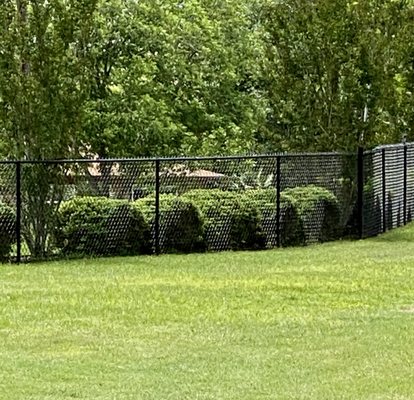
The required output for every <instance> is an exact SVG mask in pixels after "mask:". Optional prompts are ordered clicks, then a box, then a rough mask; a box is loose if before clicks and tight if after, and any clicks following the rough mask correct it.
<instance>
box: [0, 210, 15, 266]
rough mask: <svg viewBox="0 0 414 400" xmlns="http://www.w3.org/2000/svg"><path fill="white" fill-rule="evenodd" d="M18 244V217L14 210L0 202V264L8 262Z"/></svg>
mask: <svg viewBox="0 0 414 400" xmlns="http://www.w3.org/2000/svg"><path fill="white" fill-rule="evenodd" d="M15 242H16V215H15V212H14V210H13V209H12V208H11V207H9V206H7V205H5V204H4V203H1V202H0V262H5V261H8V259H9V256H10V252H11V249H12V245H13V244H14V243H15Z"/></svg>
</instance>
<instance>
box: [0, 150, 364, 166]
mask: <svg viewBox="0 0 414 400" xmlns="http://www.w3.org/2000/svg"><path fill="white" fill-rule="evenodd" d="M355 154H356V153H352V152H331V153H329V152H324V153H274V154H252V155H233V156H200V157H140V158H96V159H94V158H80V159H55V160H0V165H1V164H18V163H19V164H75V163H86V164H91V163H136V162H185V161H227V160H228V161H231V160H239V161H242V160H259V159H272V158H276V157H281V158H300V157H341V156H355Z"/></svg>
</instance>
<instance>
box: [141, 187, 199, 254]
mask: <svg viewBox="0 0 414 400" xmlns="http://www.w3.org/2000/svg"><path fill="white" fill-rule="evenodd" d="M133 205H134V207H135V208H136V209H137V210H139V211H140V212H142V214H143V215H144V218H145V220H146V221H147V222H148V223H149V224H150V226H151V227H152V233H153V235H152V236H153V237H154V235H155V232H154V231H155V199H154V197H146V198H143V199H139V200H136V201H135V202H134V203H133ZM159 234H160V236H159V243H160V248H161V251H162V252H166V253H190V252H196V251H204V250H205V242H204V237H203V220H202V218H201V215H200V213H199V211H198V208H197V207H196V206H195V205H194V204H193V203H192V202H191V201H189V200H186V199H183V198H179V197H176V196H174V195H169V194H162V195H160V232H159Z"/></svg>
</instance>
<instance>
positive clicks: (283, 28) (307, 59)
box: [259, 0, 413, 151]
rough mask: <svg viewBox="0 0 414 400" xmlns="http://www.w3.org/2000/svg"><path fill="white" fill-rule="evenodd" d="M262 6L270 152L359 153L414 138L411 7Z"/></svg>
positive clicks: (389, 3) (341, 2)
mask: <svg viewBox="0 0 414 400" xmlns="http://www.w3.org/2000/svg"><path fill="white" fill-rule="evenodd" d="M260 3H262V4H263V6H262V7H261V8H260V14H259V18H260V19H261V21H262V23H263V29H264V31H265V32H266V35H265V36H264V38H265V41H266V42H267V48H268V51H267V53H266V54H267V56H266V58H265V59H264V60H263V73H264V74H263V77H264V80H265V82H266V85H265V88H266V90H267V96H268V98H269V103H270V107H269V109H270V112H269V115H268V121H269V126H268V127H269V131H268V132H269V136H267V140H269V141H270V144H269V146H272V144H271V143H278V146H279V148H280V147H282V148H283V149H286V150H291V149H297V150H306V151H309V150H337V149H350V150H354V149H355V148H356V147H357V145H358V144H364V145H365V146H367V147H371V146H374V145H376V144H380V143H384V142H388V143H390V142H391V143H392V142H395V141H399V140H401V138H402V136H403V134H404V133H407V131H410V132H411V130H412V128H411V127H410V125H409V123H408V120H412V115H413V113H412V107H411V111H408V108H406V106H407V107H408V104H412V98H413V96H412V84H413V74H412V67H411V65H412V64H411V63H412V54H413V46H412V43H411V42H412V41H411V40H410V37H411V36H412V32H413V24H412V12H413V3H412V2H411V1H394V0H385V1H377V0H366V1H355V2H350V1H348V0H332V1H325V0H316V1H312V2H311V3H308V4H307V5H306V7H304V2H303V1H302V0H289V1H277V2H276V1H272V2H266V1H263V2H260ZM409 115H410V117H409ZM411 135H412V133H411Z"/></svg>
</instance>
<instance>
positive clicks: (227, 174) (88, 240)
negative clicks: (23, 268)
mask: <svg viewBox="0 0 414 400" xmlns="http://www.w3.org/2000/svg"><path fill="white" fill-rule="evenodd" d="M363 157H364V159H363V182H361V185H360V187H363V190H364V193H363V196H362V199H363V204H358V202H357V199H358V193H357V190H358V170H357V168H358V167H357V166H358V162H357V154H340V153H328V154H325V153H323V154H290V155H289V154H280V155H263V156H251V157H227V158H226V157H212V158H208V157H204V158H176V159H175V158H169V159H136V160H93V161H92V160H74V161H71V160H65V161H44V162H40V161H36V162H28V161H24V162H3V163H0V182H1V189H0V202H1V203H2V204H4V205H7V206H9V207H10V209H11V210H12V211H13V213H14V215H15V216H16V218H15V222H16V223H15V224H10V219H9V220H6V219H4V218H3V219H2V218H0V233H1V232H3V234H5V233H8V234H9V236H10V235H11V236H13V235H14V240H13V241H12V242H13V243H12V244H11V251H10V258H11V259H12V260H13V259H19V258H20V257H21V258H22V259H26V260H31V259H37V258H51V257H54V258H56V257H57V258H59V257H66V256H68V255H74V254H69V253H68V252H66V253H65V251H62V249H64V248H65V246H66V249H67V248H70V243H69V244H68V243H65V242H64V241H65V240H66V241H68V239H67V237H65V236H64V235H62V232H61V230H60V231H59V229H60V228H59V227H61V225H59V224H60V223H61V221H60V220H59V218H61V214H62V213H61V212H60V211H59V210H62V209H64V208H65V207H67V205H68V204H69V203H68V201H72V203H73V200H74V199H83V201H84V199H85V198H86V199H94V200H96V201H90V203H88V204H87V207H89V211H88V213H89V214H88V216H86V215H85V217H84V219H82V218H83V217H82V214H79V215H78V214H76V215H77V218H78V219H76V220H75V221H76V227H75V228H76V229H77V233H76V234H77V235H78V236H77V237H76V241H77V242H76V246H78V247H76V248H77V249H80V250H79V254H77V255H86V256H87V255H91V254H93V255H99V254H102V255H106V254H111V253H110V252H109V249H111V251H115V250H116V249H115V248H116V246H120V249H121V250H120V251H119V254H121V255H122V254H124V252H125V254H127V253H128V251H132V250H133V249H135V250H136V251H138V250H139V251H141V252H143V251H148V252H150V253H151V252H152V253H158V252H160V253H164V252H175V251H177V252H190V251H205V250H209V251H219V250H229V249H244V248H246V249H250V248H251V249H255V248H273V247H278V246H283V245H285V244H288V240H287V235H291V234H292V232H291V231H292V229H293V228H292V227H293V226H299V225H300V224H302V225H303V235H304V244H310V243H315V242H318V241H321V240H325V239H326V238H325V239H323V238H321V229H322V228H321V227H322V226H323V224H326V218H327V216H326V210H325V205H324V201H322V200H321V201H319V202H316V203H315V204H314V205H313V208H312V210H305V211H306V212H305V213H304V214H303V215H298V214H295V212H293V211H292V210H291V209H290V208H289V204H288V202H287V198H288V197H289V196H291V195H292V193H293V194H295V191H296V195H297V193H299V198H300V196H302V194H301V193H303V197H305V196H308V194H309V193H310V192H312V190H308V188H309V187H315V186H316V187H318V188H323V189H326V190H327V191H329V192H330V193H332V194H333V195H335V196H336V199H337V202H338V206H339V214H340V216H339V222H338V224H337V225H338V227H339V228H340V236H341V237H345V236H346V237H357V236H358V221H357V218H358V215H359V214H358V207H362V214H363V220H362V226H363V232H362V236H364V237H369V236H374V235H377V234H379V233H381V232H384V231H386V230H387V229H392V228H395V227H397V226H400V225H403V224H404V223H405V222H407V221H410V220H411V215H412V212H413V207H414V145H413V144H407V145H406V146H404V145H395V146H384V147H380V148H376V149H374V150H372V151H367V152H365V153H364V156H363ZM19 170H20V171H19ZM18 172H20V176H21V178H20V180H19V179H17V178H18V176H19V173H18ZM298 188H299V190H298ZM223 193H224V195H223ZM288 195H289V196H288ZM200 196H201V197H203V199H202V201H201V200H200ZM217 196H218V197H217ZM102 198H107V199H113V200H119V202H118V203H114V204H115V206H114V204H112V205H111V207H115V209H116V212H115V214H114V212H113V211H111V210H109V209H108V207H109V206H108V205H105V204H103V202H101V203H100V200H99V199H102ZM217 198H219V200H217ZM264 198H265V199H266V200H265V201H264V200H263V199H264ZM289 198H290V197H289ZM206 199H207V200H206ZM196 200H197V201H199V204H201V206H200V207H201V208H202V210H201V219H202V221H201V222H202V224H203V228H202V229H203V231H202V232H201V231H197V229H198V228H196V225H197V226H198V224H200V221H199V220H198V219H197V218H198V217H197V215H196V214H194V212H193V211H194V210H192V209H191V204H192V202H194V201H196ZM302 200H303V199H300V201H302ZM200 201H201V203H200ZM300 201H299V203H300ZM209 202H211V204H214V207H210V208H208V204H210V203H209ZM75 203H76V202H75ZM299 203H298V204H299ZM302 203H303V202H302ZM302 203H300V204H302ZM19 204H21V206H20V207H18V205H19ZM125 204H129V205H132V206H133V207H132V208H131V207H130V206H126V205H125ZM205 204H207V206H206V205H205ZM302 205H303V204H302ZM135 206H137V207H135ZM94 207H95V208H94ZM99 207H100V208H99ZM134 207H135V208H134ZM197 207H198V206H197ZM200 207H198V208H197V210H199V209H200ZM301 207H302V206H301ZM136 208H139V209H140V212H141V211H142V212H143V214H145V219H146V221H147V225H148V229H149V231H148V235H149V236H150V238H151V240H150V242H149V244H148V246H149V247H148V248H147V247H145V246H141V247H139V246H138V247H137V246H135V245H134V244H133V243H132V242H133V240H134V237H133V236H132V237H131V233H130V231H131V224H138V223H139V221H138V220H137V219H136V216H135V214H134V211H133V210H135V209H136ZM302 208H303V207H302ZM305 208H306V207H305ZM18 209H19V210H20V213H19V212H18ZM98 209H99V210H98ZM236 209H237V210H240V209H242V210H244V211H243V212H242V215H243V218H245V219H246V221H245V222H243V218H242V219H241V220H240V221H238V222H237V223H235V218H236V217H235V215H236V214H237V213H236ZM91 210H92V211H91ZM108 210H109V211H108ZM131 210H132V211H131ZM252 210H253V211H254V212H256V211H257V216H255V215H253V214H254V212H253V211H252ZM91 212H92V214H91ZM197 212H198V211H197ZM252 212H253V214H252ZM93 213H95V214H93ZM99 213H109V214H108V215H106V214H105V215H106V217H105V218H106V219H102V218H101V219H100V217H99V215H98V214H99ZM111 213H112V214H111ZM131 213H132V214H131ZM243 213H244V214H243ZM19 214H20V215H19ZM74 214H75V213H74ZM91 215H92V217H91ZM93 215H94V216H93ZM66 217H67V215H66ZM256 217H257V218H256ZM94 218H95V219H94ZM255 218H256V219H257V221H256V220H255ZM299 219H300V221H299ZM137 221H138V222H137ZM243 223H245V225H243ZM7 224H8V225H7ZM298 224H299V225H298ZM91 226H92V227H95V228H96V232H95V234H96V235H95V236H94V235H93V234H91ZM235 226H236V228H237V229H238V230H237V229H236V228H235ZM258 227H259V228H258ZM19 228H20V229H19ZM291 228H292V229H291ZM183 229H184V231H185V232H184V233H183ZM235 229H236V231H234V230H235ZM100 230H101V231H100ZM127 230H128V232H129V233H127ZM255 230H257V232H256V233H255V234H256V236H255V237H254V238H252V231H255ZM19 231H20V235H18V232H19ZM16 232H17V233H16ZM133 232H135V233H134V235H137V236H136V237H139V238H140V239H139V240H142V238H141V236H139V235H141V233H140V232H138V230H135V231H133ZM92 233H93V232H92ZM235 236H236V237H235ZM62 237H64V239H62V240H61V238H62ZM199 237H201V239H199ZM237 239H240V241H241V242H242V243H241V244H240V243H239V244H235V241H237ZM328 239H329V238H328ZM59 240H61V241H60V243H58V242H59ZM180 241H181V242H180ZM186 241H187V242H186ZM199 241H200V243H199ZM202 242H203V243H202ZM131 243H132V244H131ZM292 243H295V242H292ZM137 249H138V250H137ZM145 249H147V250H145ZM0 257H1V254H0ZM3 261H4V260H3ZM18 261H19V260H18Z"/></svg>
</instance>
